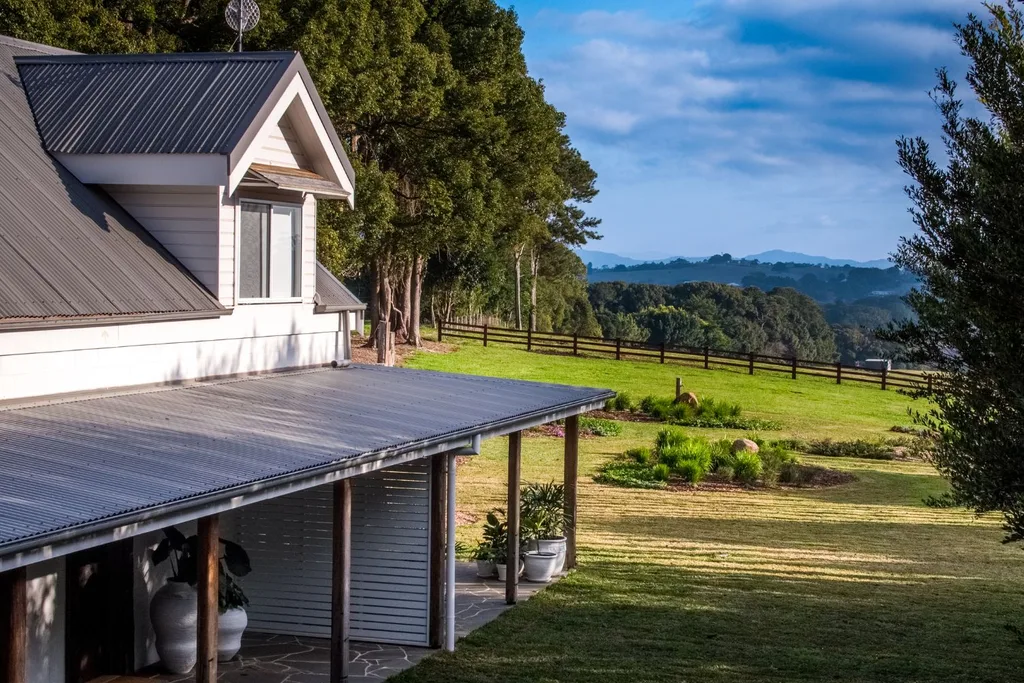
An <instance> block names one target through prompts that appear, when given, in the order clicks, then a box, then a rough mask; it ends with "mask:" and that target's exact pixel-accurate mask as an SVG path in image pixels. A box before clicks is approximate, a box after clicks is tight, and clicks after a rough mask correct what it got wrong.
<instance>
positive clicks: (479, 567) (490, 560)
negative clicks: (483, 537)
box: [473, 541, 497, 579]
mask: <svg viewBox="0 0 1024 683" xmlns="http://www.w3.org/2000/svg"><path fill="white" fill-rule="evenodd" d="M473 559H474V560H476V575H477V576H478V577H480V578H481V579H489V578H491V577H492V576H494V572H495V571H497V569H496V567H495V566H494V548H492V547H491V546H490V544H489V543H487V542H486V541H481V542H480V544H479V545H477V547H476V549H475V550H474V551H473Z"/></svg>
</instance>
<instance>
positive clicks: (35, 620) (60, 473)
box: [0, 37, 610, 683]
mask: <svg viewBox="0 0 1024 683" xmlns="http://www.w3.org/2000/svg"><path fill="white" fill-rule="evenodd" d="M0 76H2V77H0V472H2V474H0V683H25V682H26V681H31V682H32V683H44V682H50V683H63V682H65V681H67V682H69V683H82V682H84V681H89V680H92V679H95V678H98V677H101V676H117V675H126V674H131V673H133V672H135V671H137V670H139V669H141V668H143V667H146V666H149V665H151V664H153V663H154V662H155V661H156V658H157V655H156V652H155V650H154V636H153V633H152V629H151V626H150V619H149V605H150V600H151V597H152V595H153V594H154V592H155V591H157V590H158V589H159V588H160V587H161V586H162V585H163V584H164V582H165V580H166V578H167V569H166V567H165V565H163V564H162V565H158V566H154V565H153V563H152V561H151V552H152V549H153V548H154V547H155V545H156V544H157V543H158V542H159V541H160V539H161V538H162V536H163V534H162V529H164V528H166V527H168V526H172V525H174V526H177V527H178V528H180V529H181V530H183V531H185V532H187V533H198V540H199V551H198V557H197V562H198V566H199V572H198V576H199V578H198V582H197V586H196V591H197V605H198V626H197V627H196V641H197V651H198V663H197V664H196V668H195V676H196V679H197V681H199V683H210V682H211V681H213V680H215V679H216V674H217V661H216V646H217V631H218V620H219V616H218V610H217V599H216V596H217V592H218V583H219V578H218V572H217V569H216V567H217V562H218V559H217V555H218V553H219V547H220V544H219V543H218V542H217V539H218V537H221V538H225V539H228V540H234V541H237V542H239V543H241V545H243V546H244V547H245V548H246V549H247V550H248V552H249V555H250V556H251V558H252V564H253V567H254V569H253V571H252V573H251V574H249V575H248V576H246V577H244V579H242V581H243V586H244V588H245V591H246V593H247V594H248V596H249V598H250V601H251V603H250V606H249V610H248V611H249V628H250V630H251V631H256V632H267V633H280V634H298V635H303V636H314V637H316V636H320V637H323V638H329V639H330V651H331V666H330V680H331V681H332V683H333V682H336V681H342V680H345V679H346V677H347V675H348V648H349V639H350V638H351V639H357V640H361V641H371V642H379V643H399V644H412V645H423V646H433V647H439V646H441V645H442V643H444V644H445V645H446V646H449V647H450V646H452V645H453V644H454V630H453V613H454V607H453V604H454V603H453V600H454V599H453V597H452V596H453V582H454V578H453V577H454V555H453V546H454V544H453V543H452V542H451V539H453V538H454V537H453V535H452V534H453V529H454V519H453V517H454V501H455V499H454V482H455V468H454V466H453V463H454V454H455V453H460V452H462V453H472V452H475V451H476V450H477V449H478V448H479V442H480V440H481V439H483V438H489V437H493V436H498V435H503V434H509V435H511V438H510V440H509V444H510V448H509V454H510V458H509V491H510V503H511V504H510V505H509V508H510V510H512V511H513V512H512V514H511V515H510V527H511V529H512V536H513V538H512V540H510V550H511V552H513V553H516V552H518V544H517V543H516V542H515V530H516V526H517V524H518V522H517V519H516V518H517V512H516V510H517V509H518V505H517V504H515V499H516V497H517V496H518V481H519V474H518V472H519V451H520V444H521V439H520V437H519V434H520V432H521V431H522V430H523V429H526V428H528V427H530V426H533V425H537V424H542V423H545V422H550V421H552V420H556V419H562V418H565V419H566V431H567V438H566V474H567V479H566V483H567V495H566V498H567V507H569V508H570V512H574V510H575V481H576V416H577V415H578V414H580V413H582V412H585V411H587V410H590V409H593V408H594V407H597V406H599V405H601V404H602V403H603V402H604V401H605V400H606V398H607V397H608V396H609V395H610V393H609V392H606V391H600V390H592V389H583V388H577V387H564V386H555V385H543V384H534V383H527V382H514V381H508V380H497V379H487V378H480V377H471V376H455V375H445V374H440V373H427V372H416V371H410V370H401V369H394V368H378V367H365V366H358V365H351V364H350V363H349V362H348V361H349V359H350V349H349V334H350V331H351V330H353V329H356V328H360V327H361V326H362V312H363V308H364V307H363V305H362V304H360V303H359V302H358V301H357V300H356V299H355V297H353V296H352V295H351V293H349V292H348V290H346V289H345V287H344V286H343V285H342V284H341V283H340V282H339V281H338V280H336V279H335V278H334V277H332V276H331V275H330V274H329V273H328V272H327V271H326V270H325V269H324V268H323V267H321V266H320V265H319V264H318V263H317V262H316V258H315V245H316V216H317V201H318V200H323V199H329V200H335V201H347V202H349V203H351V202H353V201H354V197H355V187H354V174H353V172H352V167H351V165H350V164H349V162H348V160H347V159H346V156H345V152H344V148H343V146H342V144H341V143H340V141H339V140H338V137H337V135H336V133H335V132H334V128H333V126H332V125H331V122H330V120H329V119H328V117H327V114H326V112H325V110H324V107H323V104H322V103H321V101H320V98H319V97H318V95H317V93H316V90H315V88H314V86H313V83H312V80H311V79H310V76H309V74H308V73H307V71H306V68H305V67H304V66H303V63H302V59H301V57H300V56H299V55H298V54H295V53H247V54H188V55H176V54H164V55H133V56H122V55H97V56H87V55H78V54H72V53H68V52H65V51H61V50H57V49H53V48H49V47H46V46H41V45H33V44H29V43H24V42H21V41H17V40H13V39H8V38H2V37H0ZM574 539H575V535H574V530H572V529H571V530H570V533H569V562H570V564H571V563H572V561H573V558H574V543H575V540H574ZM513 574H514V573H513V572H509V581H508V584H507V591H506V592H507V597H508V599H509V600H510V601H514V600H515V597H516V591H515V583H514V581H513V580H512V577H513ZM108 680H109V679H108Z"/></svg>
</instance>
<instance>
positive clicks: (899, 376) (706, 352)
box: [437, 321, 932, 391]
mask: <svg viewBox="0 0 1024 683" xmlns="http://www.w3.org/2000/svg"><path fill="white" fill-rule="evenodd" d="M447 338H451V339H460V340H466V341H477V342H483V345H484V346H488V345H494V344H499V345H506V346H520V347H523V348H525V349H526V350H527V351H537V352H541V353H561V354H565V355H571V356H589V357H597V358H601V357H604V358H613V359H614V360H646V361H652V362H655V363H662V364H665V363H675V364H683V365H691V366H694V367H703V368H704V369H705V370H718V369H732V370H735V371H739V372H746V373H747V374H749V375H753V374H755V373H757V372H777V373H783V374H788V375H789V376H790V377H791V378H792V379H796V378H797V377H799V376H801V375H803V376H805V377H824V378H828V379H834V380H835V381H836V384H842V383H843V382H861V383H865V384H874V385H876V386H879V387H881V389H882V390H883V391H885V390H887V389H890V388H892V389H908V390H914V389H922V388H925V387H926V386H927V387H928V388H929V389H930V388H931V383H932V377H931V375H930V374H923V373H920V372H916V371H913V370H889V369H888V368H885V367H882V368H878V369H875V368H864V367H858V366H855V365H843V364H842V363H832V362H825V361H815V360H805V359H800V358H796V357H794V356H772V355H768V354H763V353H753V352H748V353H743V352H736V351H723V350H721V349H712V348H709V347H706V346H705V347H703V348H693V347H685V346H669V345H666V344H664V343H661V344H647V343H644V342H633V341H626V340H623V339H603V338H601V337H588V336H584V335H578V334H558V333H555V332H533V331H531V330H515V329H511V328H508V327H494V326H492V325H487V324H483V325H476V324H470V323H464V322H456V321H448V322H442V321H439V322H438V325H437V340H438V341H444V340H445V339H447Z"/></svg>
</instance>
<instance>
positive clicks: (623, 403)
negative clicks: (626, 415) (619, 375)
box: [605, 391, 636, 412]
mask: <svg viewBox="0 0 1024 683" xmlns="http://www.w3.org/2000/svg"><path fill="white" fill-rule="evenodd" d="M605 407H606V408H607V409H608V410H611V411H618V412H626V411H629V412H632V411H633V410H636V403H635V402H634V401H633V397H632V396H630V395H629V394H627V393H626V392H624V391H620V392H619V393H618V394H616V395H615V398H613V399H611V400H610V401H608V404H607V405H606V406H605Z"/></svg>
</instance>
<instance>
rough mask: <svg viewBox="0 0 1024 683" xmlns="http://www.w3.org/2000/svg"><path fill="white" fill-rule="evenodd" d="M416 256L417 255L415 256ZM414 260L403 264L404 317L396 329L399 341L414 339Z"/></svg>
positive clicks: (402, 300) (402, 299)
mask: <svg viewBox="0 0 1024 683" xmlns="http://www.w3.org/2000/svg"><path fill="white" fill-rule="evenodd" d="M414 258H415V257H414ZM413 262H414V259H410V260H409V261H408V262H406V263H404V264H403V265H402V298H401V302H402V319H401V327H400V328H399V329H398V330H397V331H396V333H397V335H398V339H399V341H402V342H409V341H410V340H411V339H412V335H413V331H412V295H413V292H412V289H413V282H412V280H413V272H412V271H413Z"/></svg>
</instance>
